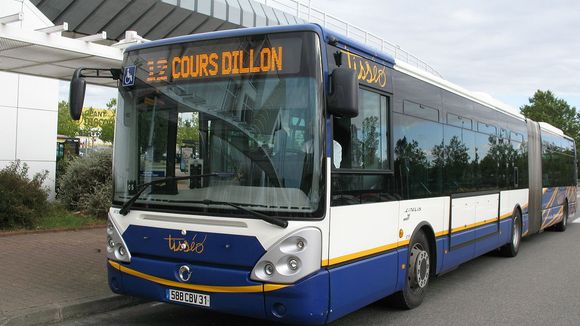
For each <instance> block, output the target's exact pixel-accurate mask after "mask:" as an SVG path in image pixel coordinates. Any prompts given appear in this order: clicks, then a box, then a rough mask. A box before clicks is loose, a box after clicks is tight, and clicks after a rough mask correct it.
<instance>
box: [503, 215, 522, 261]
mask: <svg viewBox="0 0 580 326" xmlns="http://www.w3.org/2000/svg"><path fill="white" fill-rule="evenodd" d="M521 242H522V217H521V215H520V211H519V210H517V209H516V210H515V211H514V217H513V223H512V239H511V241H510V242H509V243H507V244H505V245H504V246H503V247H501V248H499V253H500V254H501V255H502V256H504V257H515V256H517V254H518V251H519V250H520V243H521Z"/></svg>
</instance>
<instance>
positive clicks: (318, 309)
mask: <svg viewBox="0 0 580 326" xmlns="http://www.w3.org/2000/svg"><path fill="white" fill-rule="evenodd" d="M182 265H183V264H182V263H178V262H169V261H162V260H155V259H145V258H139V257H133V258H132V260H131V263H130V264H122V265H121V266H122V271H119V270H118V269H116V268H114V267H112V266H111V265H110V264H109V265H108V272H109V286H110V287H111V289H112V290H113V291H114V292H116V293H120V294H127V295H132V296H137V297H144V298H148V299H151V300H156V301H164V302H169V303H174V302H171V301H169V300H168V298H167V290H168V289H170V288H175V289H178V290H183V291H189V292H195V293H202V294H207V295H209V296H210V305H211V307H210V308H205V307H200V306H193V305H187V304H184V305H187V306H190V307H192V308H202V309H211V310H215V311H219V312H225V313H231V314H236V315H241V316H248V317H253V318H262V319H270V320H275V321H282V322H286V323H295V324H303V325H306V324H310V325H313V324H324V323H325V322H326V320H327V318H328V310H329V296H328V294H329V292H330V290H329V272H328V270H326V269H323V270H320V271H318V272H317V273H315V274H313V275H311V276H308V277H306V278H305V279H303V280H301V281H299V282H298V283H296V284H294V285H290V286H288V287H285V288H282V289H278V290H274V291H266V292H263V291H262V290H261V288H262V283H258V282H254V281H252V280H250V279H249V275H250V271H249V270H242V269H233V268H218V267H212V266H201V265H194V264H187V265H188V266H189V267H190V268H191V270H192V274H191V279H190V280H189V281H188V282H187V283H181V282H179V281H178V279H177V275H176V271H177V270H178V269H179V267H180V266H182ZM127 269H130V270H131V271H130V272H128V271H127ZM136 274H137V276H135V275H136ZM167 282H169V283H167ZM178 282H179V283H178ZM188 283H189V284H195V285H207V286H233V287H245V286H249V287H252V288H254V289H255V287H256V286H258V288H259V289H260V290H259V291H255V290H254V291H251V292H227V293H225V292H205V291H199V290H189V289H184V288H180V285H182V284H188ZM164 284H170V285H171V286H167V285H164ZM173 285H176V287H173ZM178 304H180V303H178Z"/></svg>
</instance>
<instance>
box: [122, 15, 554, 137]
mask: <svg viewBox="0 0 580 326" xmlns="http://www.w3.org/2000/svg"><path fill="white" fill-rule="evenodd" d="M299 31H312V32H316V33H318V34H320V35H321V37H322V39H323V41H324V42H325V43H329V42H330V43H339V44H341V45H344V46H346V47H348V48H350V49H354V50H356V51H358V52H361V53H364V54H365V55H366V56H369V57H370V59H371V60H374V61H382V62H379V63H382V64H385V63H386V64H388V65H389V66H393V67H394V69H396V70H398V71H400V72H403V73H405V74H408V75H411V76H413V77H415V78H418V79H420V80H422V81H425V82H427V83H429V84H433V85H436V86H438V87H441V88H443V89H445V90H448V91H450V92H452V93H455V94H457V95H459V96H461V97H464V98H467V99H469V100H472V101H475V102H477V103H479V104H481V105H484V106H487V107H489V108H491V109H494V110H496V111H499V112H502V113H504V114H508V115H510V116H512V117H515V118H517V119H519V120H525V119H526V118H525V117H524V116H523V115H522V114H521V113H520V112H518V110H517V109H515V108H513V107H511V106H509V105H507V104H505V103H502V102H501V101H499V100H497V99H494V98H493V97H491V96H490V95H487V94H484V93H479V92H473V91H469V90H467V89H465V88H463V87H460V86H458V85H456V84H454V83H452V82H450V81H448V80H445V79H443V78H441V77H438V76H435V75H433V74H431V73H429V72H427V71H424V70H422V69H418V68H416V67H414V66H412V65H410V64H408V63H405V62H402V61H400V60H396V59H395V58H393V57H392V56H391V55H389V54H387V53H385V52H381V51H379V50H377V49H375V48H373V47H370V46H368V45H365V44H363V43H361V42H358V41H355V40H353V39H351V38H348V37H346V36H344V35H342V34H339V33H336V32H334V31H332V30H330V29H327V28H323V27H322V26H320V25H318V24H298V25H283V26H266V27H254V28H239V29H230V30H223V31H216V32H209V33H201V34H191V35H184V36H177V37H172V38H167V39H161V40H155V41H151V42H146V43H142V44H136V45H133V46H130V47H128V48H127V49H126V50H125V51H134V50H140V49H146V48H152V47H157V46H164V45H170V44H178V43H183V42H194V41H202V40H211V39H220V38H229V37H238V36H245V35H256V34H266V33H280V32H299ZM552 128H555V127H552ZM556 129H557V128H556ZM560 132H561V131H560Z"/></svg>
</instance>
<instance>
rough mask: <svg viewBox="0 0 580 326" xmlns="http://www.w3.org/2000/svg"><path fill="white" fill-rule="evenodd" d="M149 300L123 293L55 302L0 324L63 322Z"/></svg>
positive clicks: (1, 320) (8, 318)
mask: <svg viewBox="0 0 580 326" xmlns="http://www.w3.org/2000/svg"><path fill="white" fill-rule="evenodd" d="M146 301H147V300H144V299H139V298H135V297H129V296H123V295H116V294H114V295H110V296H106V297H100V298H95V299H90V300H82V301H76V302H72V303H69V304H66V303H65V304H53V305H48V306H44V307H41V308H39V309H29V310H28V311H26V312H24V313H22V314H19V315H16V316H8V317H4V318H2V319H0V326H28V325H38V324H50V323H56V322H61V321H64V320H66V319H70V318H73V317H81V316H88V315H94V314H99V313H103V312H107V311H111V310H116V309H120V308H124V307H129V306H134V305H138V304H141V303H144V302H146Z"/></svg>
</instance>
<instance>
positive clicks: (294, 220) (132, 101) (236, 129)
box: [70, 24, 577, 324]
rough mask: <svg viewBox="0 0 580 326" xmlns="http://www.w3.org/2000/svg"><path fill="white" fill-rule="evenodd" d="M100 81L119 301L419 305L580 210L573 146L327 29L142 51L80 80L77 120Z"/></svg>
mask: <svg viewBox="0 0 580 326" xmlns="http://www.w3.org/2000/svg"><path fill="white" fill-rule="evenodd" d="M92 77H98V78H105V77H110V78H114V79H117V80H118V84H119V87H118V89H119V100H118V103H119V105H118V109H117V117H116V130H115V141H114V159H113V161H114V167H113V170H114V198H113V205H112V208H111V209H110V212H109V217H108V226H107V229H106V232H107V235H106V236H107V268H108V281H109V285H110V288H111V289H112V291H113V292H115V293H119V294H126V295H132V296H137V297H144V298H148V299H151V300H157V301H162V302H168V303H175V304H181V305H185V306H191V307H198V308H201V309H210V310H214V311H219V312H225V313H231V314H236V315H243V316H249V317H255V318H262V319H266V320H271V321H277V322H285V323H296V324H325V323H329V322H332V321H334V320H336V319H338V318H340V317H342V316H344V315H346V314H348V313H350V312H353V311H355V310H357V309H359V308H361V307H364V306H365V305H368V304H370V303H372V302H374V301H377V300H379V299H381V298H385V297H387V296H391V298H392V299H393V300H394V302H395V303H397V304H399V305H400V306H402V307H403V308H407V309H410V308H414V307H416V306H418V305H419V304H421V302H422V301H423V299H424V298H425V295H426V293H427V288H428V287H429V282H430V280H432V279H433V277H434V276H436V275H438V274H441V273H444V272H446V271H450V270H452V269H454V268H456V267H457V266H459V265H460V264H462V263H464V262H466V261H469V260H471V259H473V258H475V257H478V256H480V255H482V254H485V253H487V252H490V251H495V250H497V251H499V253H501V255H503V256H508V257H513V256H516V255H517V253H518V251H519V249H520V244H521V239H522V238H523V237H527V236H530V235H532V234H535V233H540V232H542V231H544V230H556V231H564V230H565V229H566V226H567V223H568V218H569V217H570V216H574V214H575V211H576V180H577V169H576V151H575V143H574V140H573V139H572V138H570V137H568V136H566V135H564V134H563V133H562V131H560V130H559V129H557V128H555V127H552V126H550V125H548V124H545V123H538V122H534V121H532V120H530V119H526V118H524V117H523V116H522V115H520V114H519V113H515V112H513V111H510V110H508V109H506V108H505V107H503V106H502V105H498V104H496V102H495V101H493V100H491V99H489V98H487V97H484V96H481V95H476V94H474V93H471V92H468V91H466V90H464V89H462V88H460V87H458V86H456V85H454V84H452V83H450V82H447V81H445V80H443V79H441V78H439V77H436V76H433V75H431V74H428V73H426V72H422V71H420V70H418V69H416V68H414V67H412V66H410V65H408V64H405V63H403V62H398V61H396V60H394V59H393V57H391V56H389V55H387V54H385V53H381V52H377V51H376V50H375V49H373V48H370V47H367V46H366V45H364V44H361V43H357V42H355V41H353V40H350V39H348V38H346V37H344V36H342V35H340V34H337V33H335V32H333V31H331V30H328V29H325V28H322V27H320V26H318V25H315V24H304V25H292V26H278V27H261V28H248V29H236V30H228V31H219V32H211V33H206V34H198V35H188V36H181V37H175V38H169V39H163V40H158V41H151V42H147V43H143V44H139V45H134V46H132V47H130V48H128V49H127V50H126V51H125V54H124V61H123V64H122V68H121V69H119V68H111V69H89V68H79V69H77V70H76V71H75V74H74V76H73V79H72V81H71V95H70V96H71V97H70V102H71V115H72V116H73V117H75V118H78V117H79V116H80V114H81V111H80V108H81V107H82V98H83V96H84V88H85V84H86V78H92ZM184 140H187V142H185V141H184ZM185 143H187V145H183V144H185ZM182 147H185V148H182ZM556 250H557V248H554V251H556Z"/></svg>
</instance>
